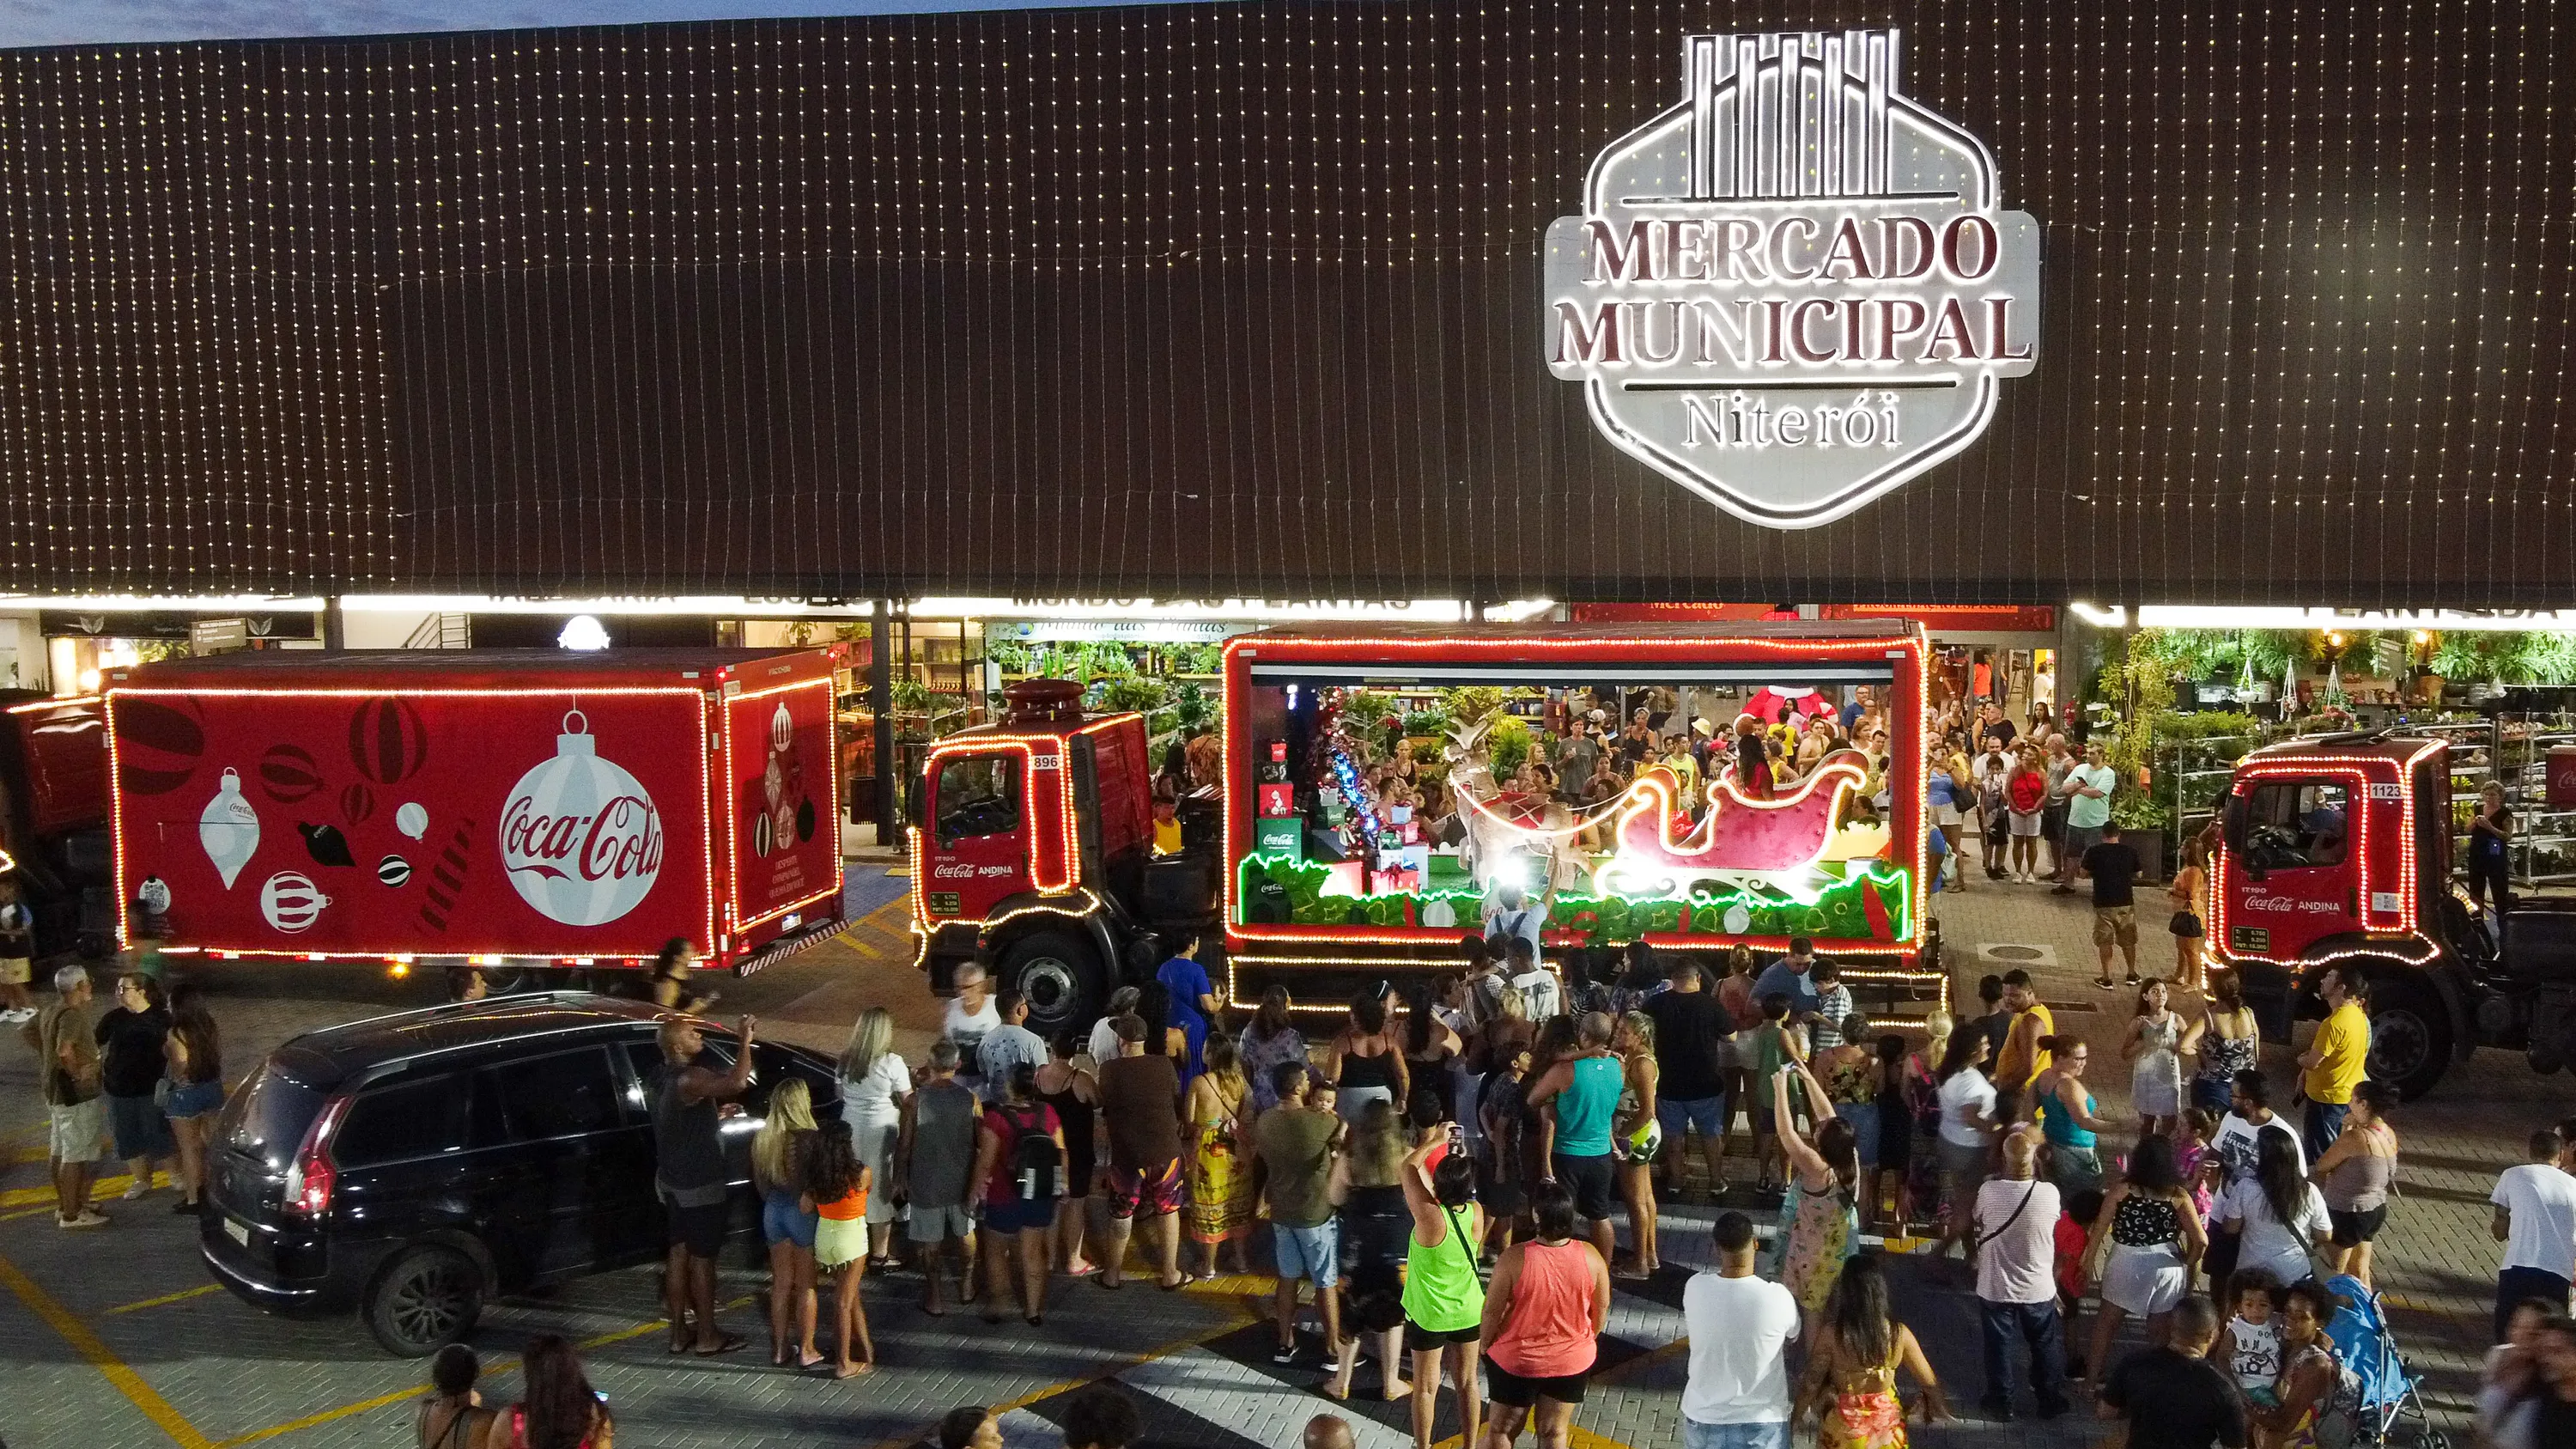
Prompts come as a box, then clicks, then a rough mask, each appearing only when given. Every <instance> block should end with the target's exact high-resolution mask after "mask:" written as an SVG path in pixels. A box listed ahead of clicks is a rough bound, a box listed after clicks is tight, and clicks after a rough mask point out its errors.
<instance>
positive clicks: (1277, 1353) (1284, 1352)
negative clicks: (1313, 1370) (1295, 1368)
mask: <svg viewBox="0 0 2576 1449" xmlns="http://www.w3.org/2000/svg"><path fill="white" fill-rule="evenodd" d="M1270 1361H1271V1362H1272V1363H1279V1364H1288V1363H1295V1362H1296V1361H1297V1348H1296V1346H1295V1345H1294V1344H1291V1345H1289V1346H1288V1347H1286V1348H1274V1349H1272V1350H1271V1351H1270Z"/></svg>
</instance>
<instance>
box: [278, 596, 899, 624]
mask: <svg viewBox="0 0 2576 1449" xmlns="http://www.w3.org/2000/svg"><path fill="white" fill-rule="evenodd" d="M316 607H319V605H318V602H317V605H316ZM340 609H341V611H342V612H343V613H352V614H623V615H637V614H707V615H724V616H727V617H732V616H747V617H750V618H754V619H768V618H788V617H796V616H829V617H835V618H865V617H866V616H867V612H868V605H867V604H866V603H865V602H864V601H862V602H860V603H856V604H815V603H809V602H807V601H805V600H803V599H750V598H744V597H742V596H740V595H720V594H683V595H678V596H675V597H671V598H659V599H655V598H636V597H626V598H607V599H532V598H497V597H494V596H491V595H488V594H347V595H344V596H342V598H341V600H340Z"/></svg>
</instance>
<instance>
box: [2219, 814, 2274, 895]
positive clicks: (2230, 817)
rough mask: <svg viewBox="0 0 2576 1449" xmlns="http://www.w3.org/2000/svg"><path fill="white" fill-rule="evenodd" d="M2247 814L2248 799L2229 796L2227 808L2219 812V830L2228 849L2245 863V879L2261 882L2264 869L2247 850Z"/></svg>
mask: <svg viewBox="0 0 2576 1449" xmlns="http://www.w3.org/2000/svg"><path fill="white" fill-rule="evenodd" d="M2247 813H2248V803H2247V797H2245V796H2243V795H2230V796H2228V797H2227V804H2226V807H2225V808H2224V809H2223V810H2221V811H2220V812H2219V829H2220V832H2221V834H2222V835H2223V836H2224V837H2225V839H2226V841H2227V848H2228V849H2229V850H2231V851H2234V852H2235V853H2236V858H2237V859H2238V860H2239V861H2242V862H2243V863H2244V866H2245V878H2246V879H2248V880H2257V881H2259V880H2261V879H2262V878H2263V867H2262V866H2261V865H2260V864H2258V863H2256V861H2255V859H2254V857H2253V855H2252V854H2251V853H2249V852H2248V851H2247V850H2246V849H2245V821H2246V816H2247Z"/></svg>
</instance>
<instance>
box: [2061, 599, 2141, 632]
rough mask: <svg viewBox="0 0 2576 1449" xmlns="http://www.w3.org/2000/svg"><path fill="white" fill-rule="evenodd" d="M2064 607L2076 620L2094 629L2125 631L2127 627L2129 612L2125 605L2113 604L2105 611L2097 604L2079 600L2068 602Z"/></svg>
mask: <svg viewBox="0 0 2576 1449" xmlns="http://www.w3.org/2000/svg"><path fill="white" fill-rule="evenodd" d="M2066 607H2067V608H2068V609H2069V610H2070V611H2072V612H2073V613H2074V615H2075V617H2076V618H2079V619H2081V620H2083V621H2084V622H2085V623H2087V624H2090V625H2092V626H2093V627H2094V628H2096V629H2126V628H2128V627H2129V610H2128V606H2127V605H2125V604H2113V605H2112V606H2111V607H2109V608H2107V609H2106V608H2103V607H2102V606H2101V605H2099V604H2087V603H2084V602H2082V601H2080V600H2076V601H2071V602H2069V603H2068V604H2067V606H2066Z"/></svg>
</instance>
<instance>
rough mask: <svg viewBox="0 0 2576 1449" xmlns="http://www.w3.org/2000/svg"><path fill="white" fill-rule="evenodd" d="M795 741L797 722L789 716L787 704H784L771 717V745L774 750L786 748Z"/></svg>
mask: <svg viewBox="0 0 2576 1449" xmlns="http://www.w3.org/2000/svg"><path fill="white" fill-rule="evenodd" d="M795 742H796V722H795V721H794V720H791V719H789V718H788V717H787V706H786V705H784V704H782V705H780V706H779V707H778V713H776V714H773V715H771V716H770V717H769V747H770V748H771V749H773V750H784V749H786V748H787V747H788V746H789V745H791V744H794V743H795Z"/></svg>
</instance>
